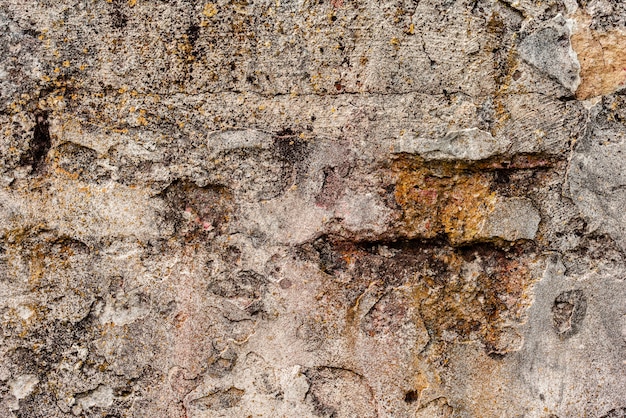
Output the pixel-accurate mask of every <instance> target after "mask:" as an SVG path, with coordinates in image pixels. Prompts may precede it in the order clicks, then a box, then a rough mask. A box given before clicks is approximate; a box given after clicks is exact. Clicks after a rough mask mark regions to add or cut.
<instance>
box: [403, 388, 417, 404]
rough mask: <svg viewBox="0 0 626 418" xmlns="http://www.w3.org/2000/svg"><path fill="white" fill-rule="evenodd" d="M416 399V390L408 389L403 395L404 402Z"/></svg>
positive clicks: (415, 400) (411, 401)
mask: <svg viewBox="0 0 626 418" xmlns="http://www.w3.org/2000/svg"><path fill="white" fill-rule="evenodd" d="M418 399H419V393H417V391H415V390H410V391H408V392H407V393H406V394H405V395H404V402H406V403H413V402H417V400H418Z"/></svg>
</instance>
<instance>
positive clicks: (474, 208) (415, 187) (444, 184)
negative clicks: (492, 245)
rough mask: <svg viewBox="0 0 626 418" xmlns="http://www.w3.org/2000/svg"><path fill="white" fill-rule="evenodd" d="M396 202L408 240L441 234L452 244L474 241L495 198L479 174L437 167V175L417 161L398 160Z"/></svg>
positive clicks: (490, 210) (487, 180) (491, 209)
mask: <svg viewBox="0 0 626 418" xmlns="http://www.w3.org/2000/svg"><path fill="white" fill-rule="evenodd" d="M393 171H394V172H395V173H396V175H397V179H398V180H397V183H396V189H395V199H396V202H397V203H398V204H399V205H400V206H401V208H402V211H403V215H402V224H403V226H402V229H403V231H402V232H403V233H404V234H406V236H407V237H408V238H434V237H436V236H438V235H441V234H445V235H446V236H447V237H448V238H449V239H450V241H451V242H452V243H453V244H458V243H462V242H467V241H472V240H474V239H476V238H477V235H478V234H479V231H480V229H481V226H482V225H483V224H484V222H485V220H486V217H487V215H488V214H490V213H491V212H492V211H493V209H494V204H495V202H496V197H497V196H496V194H495V193H494V192H492V191H491V189H490V181H489V178H488V177H487V176H486V175H483V174H481V173H466V172H464V171H461V170H456V169H453V168H452V167H450V168H446V167H445V166H443V165H442V166H440V167H439V169H438V170H437V171H434V170H432V169H429V168H427V167H424V166H421V165H420V164H419V162H417V161H407V160H398V161H397V162H396V163H394V166H393Z"/></svg>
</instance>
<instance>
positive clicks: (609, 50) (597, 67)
mask: <svg viewBox="0 0 626 418" xmlns="http://www.w3.org/2000/svg"><path fill="white" fill-rule="evenodd" d="M574 19H575V20H576V26H575V30H574V33H573V34H572V36H571V43H572V49H573V50H574V51H576V54H577V55H578V61H579V62H580V67H581V68H580V78H581V83H580V86H578V89H577V90H576V97H577V98H579V99H581V100H584V99H588V98H591V97H595V96H602V95H605V94H610V93H613V92H615V91H616V90H618V89H620V88H622V87H624V86H625V85H626V50H625V48H626V32H625V31H622V30H612V31H606V32H601V31H595V30H592V29H591V28H590V24H591V16H589V15H588V14H587V13H586V12H584V11H582V10H579V11H577V12H576V13H575V15H574Z"/></svg>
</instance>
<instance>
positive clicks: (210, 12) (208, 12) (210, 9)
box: [202, 3, 217, 18]
mask: <svg viewBox="0 0 626 418" xmlns="http://www.w3.org/2000/svg"><path fill="white" fill-rule="evenodd" d="M202 14H203V15H205V16H206V17H209V18H211V17H213V16H215V15H216V14H217V6H216V5H215V4H214V3H207V4H205V5H204V9H202Z"/></svg>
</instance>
